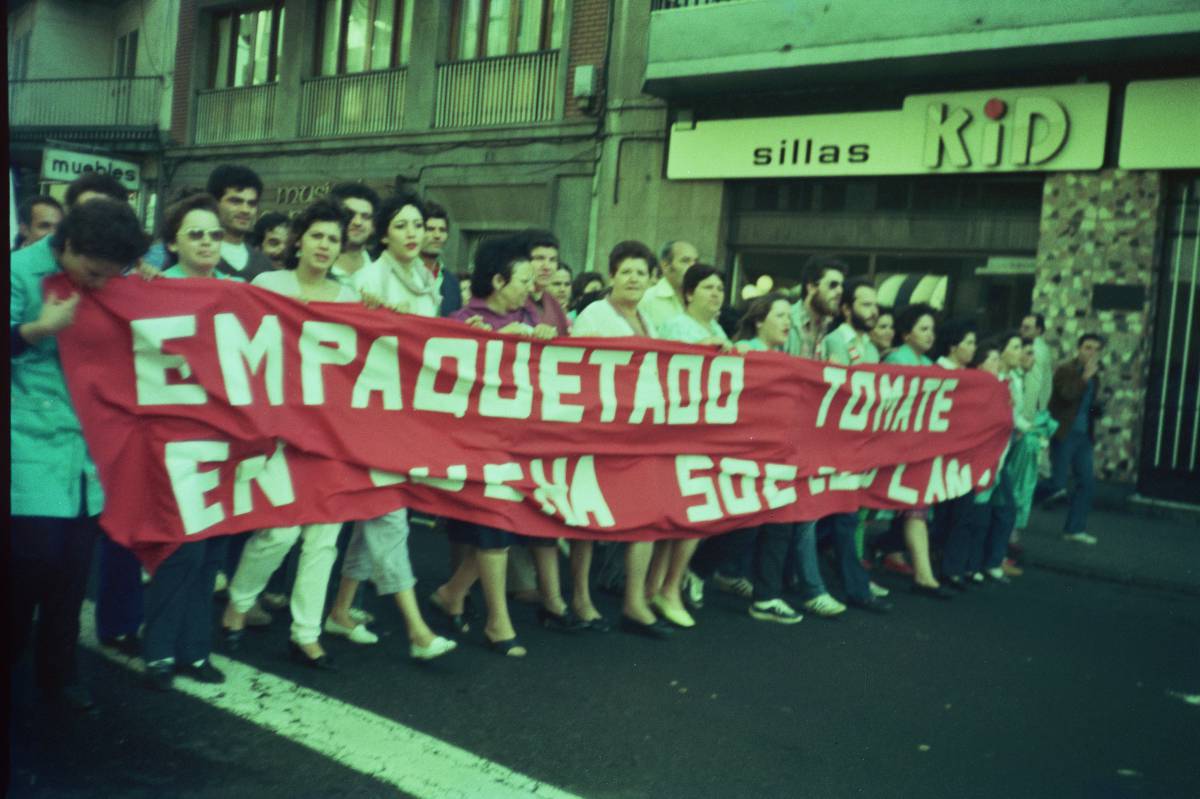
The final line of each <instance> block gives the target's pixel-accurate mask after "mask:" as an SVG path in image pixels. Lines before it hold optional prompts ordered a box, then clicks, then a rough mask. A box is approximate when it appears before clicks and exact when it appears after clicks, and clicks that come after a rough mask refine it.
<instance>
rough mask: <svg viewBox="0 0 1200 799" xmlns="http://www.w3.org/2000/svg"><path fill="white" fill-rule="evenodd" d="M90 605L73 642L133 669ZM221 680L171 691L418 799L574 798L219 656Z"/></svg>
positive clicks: (137, 664)
mask: <svg viewBox="0 0 1200 799" xmlns="http://www.w3.org/2000/svg"><path fill="white" fill-rule="evenodd" d="M95 619H96V613H95V604H94V603H93V602H91V601H87V602H85V603H84V608H83V614H82V617H81V619H80V621H81V631H80V643H82V644H83V645H84V646H86V647H88V648H89V649H92V650H95V651H96V652H98V653H99V654H101V655H102V656H104V657H106V658H107V659H108V660H111V661H112V662H114V663H119V664H121V665H123V666H125V667H126V668H129V669H131V670H133V671H136V672H139V673H140V672H142V671H144V668H143V666H142V661H141V660H140V659H138V658H130V657H127V656H124V655H120V654H117V653H115V652H111V651H109V650H108V649H105V648H104V647H101V646H100V643H99V641H98V640H97V638H96V624H95ZM212 662H213V665H215V666H216V667H217V668H219V669H220V670H221V671H223V672H225V676H226V678H227V679H226V682H225V683H224V684H223V685H205V684H203V683H198V682H195V681H194V680H188V679H180V680H176V681H175V690H176V691H179V692H180V693H183V694H187V695H188V696H192V697H195V698H197V699H200V700H203V701H204V702H206V703H207V704H209V705H212V706H213V707H216V708H219V709H221V710H224V711H225V712H227V713H231V714H233V715H234V716H237V717H238V718H242V719H245V720H246V721H249V722H251V723H252V724H255V725H257V726H259V727H262V728H263V729H265V730H268V731H270V732H273V733H275V734H276V735H279V736H281V737H283V738H286V739H288V740H290V741H292V742H294V743H298V744H300V745H301V746H305V747H307V748H309V749H312V750H313V751H315V752H317V753H319V754H321V755H324V756H325V757H327V758H329V759H330V760H333V761H335V762H337V763H339V764H341V765H342V766H345V767H347V768H350V769H353V770H354V771H357V772H360V773H362V774H366V775H368V776H370V777H373V778H374V779H377V780H379V781H381V782H384V783H387V784H389V785H394V786H395V787H396V788H398V789H400V790H401V791H404V792H405V793H409V794H412V795H413V796H416V797H420V799H471V798H472V797H479V798H480V799H508V797H514V799H515V797H527V796H536V797H538V798H539V799H579V797H577V796H576V795H575V794H572V793H568V792H567V791H564V790H561V789H559V788H556V787H555V786H553V785H550V784H548V783H545V782H540V781H538V780H535V779H533V778H532V777H527V776H525V775H524V774H520V773H518V772H515V771H513V770H511V769H508V768H505V767H504V766H502V765H500V764H499V763H493V762H492V761H490V760H487V759H485V758H482V757H478V756H477V755H473V754H471V753H470V752H468V751H466V750H465V749H460V748H459V747H457V746H454V745H453V744H449V743H446V742H445V741H441V740H439V739H437V738H434V737H433V736H430V735H426V734H425V733H422V732H418V731H417V730H414V729H412V728H411V727H406V726H404V725H403V724H398V723H396V722H394V721H392V720H391V719H387V718H384V717H383V716H380V715H378V714H376V713H372V712H370V711H368V710H363V709H362V708H359V707H355V706H353V705H348V704H345V703H343V702H339V701H338V700H336V699H333V698H332V697H329V696H326V695H325V694H322V693H319V692H317V691H313V690H311V689H309V688H305V687H303V686H301V685H297V684H296V683H294V682H292V681H290V680H286V679H284V678H282V677H278V676H276V675H274V674H269V673H267V672H263V671H259V670H258V669H256V668H253V667H251V666H248V665H246V664H245V663H241V662H239V661H236V660H230V659H229V658H227V657H224V656H222V655H217V654H214V655H213V656H212Z"/></svg>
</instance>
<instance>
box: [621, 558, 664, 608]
mask: <svg viewBox="0 0 1200 799" xmlns="http://www.w3.org/2000/svg"><path fill="white" fill-rule="evenodd" d="M654 550H655V545H654V542H653V541H631V542H630V543H629V544H627V545H626V547H625V600H624V602H623V603H622V604H621V613H623V614H624V615H626V616H628V617H629V618H631V619H633V620H634V621H638V622H641V623H642V624H653V623H654V622H655V621H657V617H656V616H655V615H654V611H652V610H650V605H649V604H648V603H647V602H646V595H647V593H648V592H649V586H648V585H647V584H646V583H647V575H648V574H649V571H650V559H651V558H652V557H653V555H654Z"/></svg>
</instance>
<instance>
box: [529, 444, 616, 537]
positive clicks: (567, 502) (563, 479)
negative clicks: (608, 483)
mask: <svg viewBox="0 0 1200 799" xmlns="http://www.w3.org/2000/svg"><path fill="white" fill-rule="evenodd" d="M569 460H570V459H569V458H555V459H554V460H553V461H552V462H551V464H550V469H551V476H550V477H549V478H547V477H546V469H545V464H544V462H543V461H542V459H541V458H535V459H534V460H532V461H530V463H529V476H530V478H531V479H532V480H533V482H534V483H535V484H536V485H537V488H536V489H534V492H533V499H534V501H536V502H538V503H540V504H541V506H542V512H543V513H545V514H547V515H551V516H552V515H554V514H555V513H557V514H558V515H559V516H561V517H562V520H563V523H564V524H566V525H568V526H569V527H584V526H589V525H590V526H594V527H612V526H613V525H614V524H616V520H615V519H614V518H613V515H612V511H611V510H609V507H608V502H607V501H605V499H604V494H603V492H601V490H600V483H599V482H598V481H597V479H596V466H595V458H594V456H592V455H584V456H583V457H581V458H579V459H578V460H577V461H576V463H575V469H574V472H573V473H572V474H571V478H570V480H568V479H567V465H568V461H569ZM589 516H592V517H594V518H595V520H596V521H595V524H590V523H589V521H588V517H589Z"/></svg>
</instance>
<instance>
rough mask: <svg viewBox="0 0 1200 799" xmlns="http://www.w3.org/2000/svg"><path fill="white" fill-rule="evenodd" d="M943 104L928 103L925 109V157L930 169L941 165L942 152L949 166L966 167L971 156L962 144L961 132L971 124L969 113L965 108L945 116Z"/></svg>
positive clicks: (945, 107) (926, 164)
mask: <svg viewBox="0 0 1200 799" xmlns="http://www.w3.org/2000/svg"><path fill="white" fill-rule="evenodd" d="M946 111H947V105H946V104H945V103H930V104H929V107H928V108H926V109H925V157H924V164H925V166H927V167H930V168H936V167H939V166H941V165H942V152H943V151H944V152H945V153H946V160H947V161H948V162H949V163H950V165H951V166H956V167H960V168H961V167H968V166H970V165H971V156H970V155H968V154H967V148H966V146H965V145H964V144H963V140H962V131H963V128H965V127H966V126H967V125H968V124H969V123H970V122H971V112H970V111H968V110H967V109H965V108H958V109H955V111H954V113H952V114H947V113H946Z"/></svg>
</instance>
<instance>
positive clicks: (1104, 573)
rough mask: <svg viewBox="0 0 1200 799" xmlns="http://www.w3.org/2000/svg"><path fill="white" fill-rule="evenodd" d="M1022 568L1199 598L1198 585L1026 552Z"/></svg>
mask: <svg viewBox="0 0 1200 799" xmlns="http://www.w3.org/2000/svg"><path fill="white" fill-rule="evenodd" d="M1021 565H1022V566H1032V567H1033V568H1035V569H1042V570H1044V571H1049V572H1055V573H1056V574H1065V575H1068V576H1071V577H1082V578H1084V579H1087V580H1098V581H1100V582H1105V583H1115V584H1117V585H1126V586H1132V587H1136V588H1149V589H1152V590H1155V591H1166V592H1168V593H1173V594H1182V595H1184V596H1194V597H1200V583H1194V582H1193V583H1190V582H1183V581H1180V580H1164V579H1161V578H1158V577H1147V576H1146V575H1142V574H1134V573H1131V572H1116V571H1112V570H1109V569H1103V568H1095V567H1090V568H1089V567H1088V566H1084V565H1080V564H1078V563H1063V562H1062V561H1055V560H1043V559H1040V558H1038V557H1036V556H1031V555H1030V553H1029V551H1028V550H1026V552H1025V556H1024V558H1023V559H1022V561H1021Z"/></svg>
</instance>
